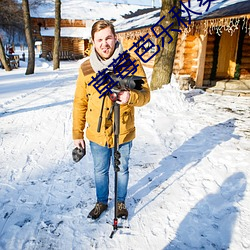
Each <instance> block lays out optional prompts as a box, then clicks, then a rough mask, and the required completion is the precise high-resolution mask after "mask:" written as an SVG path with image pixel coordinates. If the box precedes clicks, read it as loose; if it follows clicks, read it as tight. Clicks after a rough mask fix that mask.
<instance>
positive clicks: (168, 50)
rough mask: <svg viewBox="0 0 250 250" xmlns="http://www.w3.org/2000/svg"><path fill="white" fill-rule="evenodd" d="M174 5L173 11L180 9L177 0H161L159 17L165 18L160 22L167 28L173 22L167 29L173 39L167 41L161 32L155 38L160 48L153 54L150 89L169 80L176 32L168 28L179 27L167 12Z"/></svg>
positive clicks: (176, 36) (164, 34) (167, 37)
mask: <svg viewBox="0 0 250 250" xmlns="http://www.w3.org/2000/svg"><path fill="white" fill-rule="evenodd" d="M174 6H175V7H176V8H175V12H177V10H178V9H180V2H179V1H178V0H162V7H161V14H160V18H162V17H163V16H165V18H164V19H163V20H162V21H161V23H160V24H161V25H162V26H163V27H164V28H167V27H168V26H169V25H170V24H171V23H174V25H173V26H171V27H170V28H169V29H168V32H169V34H170V35H171V36H172V38H173V41H172V42H170V43H168V42H169V41H170V38H169V36H168V35H167V34H166V33H163V34H162V35H161V36H160V37H159V38H158V40H157V44H158V45H159V46H160V47H161V49H160V51H159V52H158V53H157V54H156V56H155V62H154V68H153V74H152V81H151V83H150V88H151V89H152V90H154V89H158V88H161V87H162V85H163V84H168V83H170V81H171V75H172V70H173V64H174V58H175V48H176V43H177V38H178V32H177V31H170V30H171V29H179V26H178V21H177V19H176V18H172V15H173V14H172V13H168V12H169V11H170V10H171V9H172V8H173V7H174ZM161 31H162V29H161V28H160V32H161ZM160 32H159V33H160ZM162 37H164V47H162Z"/></svg>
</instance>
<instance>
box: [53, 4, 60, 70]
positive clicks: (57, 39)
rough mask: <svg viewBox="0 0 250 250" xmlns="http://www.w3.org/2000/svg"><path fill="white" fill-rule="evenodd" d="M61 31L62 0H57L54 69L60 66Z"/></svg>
mask: <svg viewBox="0 0 250 250" xmlns="http://www.w3.org/2000/svg"><path fill="white" fill-rule="evenodd" d="M60 33H61V0H55V40H54V49H53V69H54V70H55V69H58V68H60V58H59V48H60V37H61V35H60Z"/></svg>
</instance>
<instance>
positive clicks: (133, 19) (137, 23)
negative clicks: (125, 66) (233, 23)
mask: <svg viewBox="0 0 250 250" xmlns="http://www.w3.org/2000/svg"><path fill="white" fill-rule="evenodd" d="M190 3H191V6H190V7H189V9H191V10H192V11H194V12H199V13H202V15H198V14H194V13H191V20H192V21H200V20H204V19H213V18H220V17H228V16H238V15H244V14H250V0H221V1H218V0H217V1H213V2H211V5H210V7H209V9H208V10H207V11H206V9H207V7H208V5H207V4H206V5H205V6H199V5H200V3H201V2H198V1H197V2H193V1H190ZM185 5H186V6H187V7H188V2H187V3H185ZM160 11H161V9H160V8H155V9H152V8H151V9H148V10H147V11H145V12H143V10H140V11H138V12H137V13H138V14H137V15H135V13H133V14H131V15H130V16H129V15H126V16H125V18H124V19H120V20H117V21H115V22H114V25H115V28H116V31H117V32H118V33H119V32H125V31H130V30H135V29H141V28H146V27H151V26H153V25H154V24H156V23H157V22H158V21H159V18H160ZM140 13H142V14H140ZM183 17H184V18H185V19H186V20H188V19H187V13H186V12H185V13H184V14H183Z"/></svg>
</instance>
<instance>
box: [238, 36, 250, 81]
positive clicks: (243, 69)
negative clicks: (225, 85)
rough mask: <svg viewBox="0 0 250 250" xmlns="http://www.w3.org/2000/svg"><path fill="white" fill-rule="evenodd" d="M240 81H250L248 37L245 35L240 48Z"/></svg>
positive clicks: (249, 44) (249, 37)
mask: <svg viewBox="0 0 250 250" xmlns="http://www.w3.org/2000/svg"><path fill="white" fill-rule="evenodd" d="M240 79H250V36H249V35H248V34H246V35H245V37H244V41H243V46H242V59H241V65H240Z"/></svg>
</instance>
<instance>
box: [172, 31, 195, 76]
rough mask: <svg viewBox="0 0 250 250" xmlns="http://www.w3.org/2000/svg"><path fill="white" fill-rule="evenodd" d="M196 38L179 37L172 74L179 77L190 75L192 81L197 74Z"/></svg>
mask: <svg viewBox="0 0 250 250" xmlns="http://www.w3.org/2000/svg"><path fill="white" fill-rule="evenodd" d="M197 39H198V37H197V36H195V35H187V36H185V37H184V35H182V36H179V37H178V40H177V47H176V54H175V60H174V68H173V72H174V73H175V74H176V75H177V76H179V75H190V77H191V78H192V79H195V78H196V74H197V58H198V53H199V45H198V40H197Z"/></svg>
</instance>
